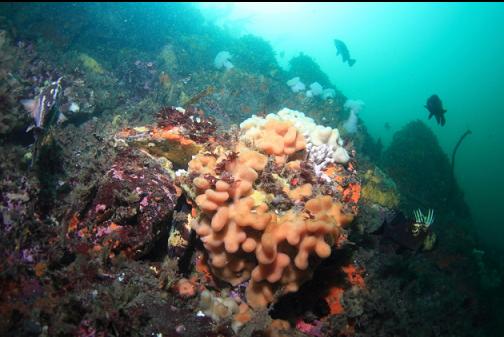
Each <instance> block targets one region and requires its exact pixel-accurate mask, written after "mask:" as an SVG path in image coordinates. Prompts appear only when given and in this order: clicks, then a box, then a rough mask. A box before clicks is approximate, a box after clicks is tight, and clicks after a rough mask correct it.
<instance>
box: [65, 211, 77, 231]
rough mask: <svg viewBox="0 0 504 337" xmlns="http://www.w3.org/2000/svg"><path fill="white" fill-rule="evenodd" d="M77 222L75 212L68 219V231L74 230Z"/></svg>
mask: <svg viewBox="0 0 504 337" xmlns="http://www.w3.org/2000/svg"><path fill="white" fill-rule="evenodd" d="M78 224H79V217H78V216H77V213H75V214H74V215H73V216H72V218H71V219H70V221H69V222H68V229H67V232H68V233H72V232H75V231H76V230H77V225H78Z"/></svg>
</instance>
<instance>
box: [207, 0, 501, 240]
mask: <svg viewBox="0 0 504 337" xmlns="http://www.w3.org/2000/svg"><path fill="white" fill-rule="evenodd" d="M201 7H202V8H203V11H204V13H206V15H207V17H208V18H209V19H210V20H211V21H213V22H217V23H219V24H220V25H222V26H224V27H228V28H229V29H231V30H232V31H234V32H235V33H236V34H242V33H244V32H251V33H253V34H257V35H259V36H262V37H263V38H265V39H266V40H268V41H270V42H271V44H272V45H273V47H274V48H275V49H276V50H277V52H279V54H280V52H284V54H285V55H284V56H283V57H280V56H278V59H279V62H280V64H282V65H284V66H286V65H287V63H288V60H289V59H290V58H291V57H292V56H295V55H297V54H298V53H299V52H304V53H307V54H309V55H310V56H312V57H313V58H314V59H315V60H316V61H317V62H318V63H319V64H320V66H321V68H322V70H324V71H325V72H326V73H327V74H328V76H329V77H330V79H331V81H332V82H333V83H334V84H335V86H336V87H337V88H338V89H340V90H341V91H342V92H343V93H344V94H345V95H346V96H347V97H350V98H354V99H362V100H363V101H364V102H365V103H366V108H365V109H364V110H363V111H362V112H361V115H360V117H361V118H362V119H363V120H364V122H365V124H366V126H367V128H368V129H369V131H370V132H371V134H372V135H373V136H374V137H380V138H381V139H382V140H383V142H384V144H385V145H386V144H388V143H389V142H390V140H391V138H392V135H393V133H394V132H395V131H397V130H399V129H400V128H401V127H402V126H403V125H405V124H406V123H408V122H409V121H411V120H414V119H421V120H423V121H425V122H426V123H427V124H428V125H429V127H431V128H432V130H433V131H434V133H435V134H436V135H437V137H438V138H439V141H440V144H441V146H442V147H443V149H444V151H445V152H446V153H447V154H448V155H449V156H451V152H452V149H453V147H454V146H455V144H456V142H457V140H458V139H459V137H460V136H461V135H462V134H463V133H464V132H465V131H466V130H467V129H470V130H472V132H473V134H472V135H470V136H469V137H468V138H467V139H466V140H465V141H464V143H463V144H462V145H461V147H460V149H459V152H458V154H457V160H456V177H457V179H458V181H459V183H460V185H461V187H462V189H463V190H464V193H465V198H466V201H467V202H468V203H469V206H470V208H471V211H472V214H473V217H474V220H475V223H476V226H477V230H478V232H479V234H480V236H481V238H482V239H483V240H484V241H485V242H487V243H491V244H493V245H499V244H501V243H502V237H503V235H504V226H503V225H502V220H501V214H500V210H501V208H502V206H501V205H502V200H503V199H502V191H503V190H504V179H503V174H502V164H503V162H504V145H503V141H502V136H501V130H502V129H503V127H504V57H503V56H504V39H503V38H502V37H503V36H504V35H503V34H504V4H499V3H481V4H479V3H463V4H455V3H437V4H428V3H426V4H418V3H417V4H411V3H410V4H408V3H404V4H392V3H374V4H348V3H347V4H345V3H341V4H340V3H338V4H326V3H318V4H312V3H292V4H257V3H247V4H202V5H201ZM334 38H338V39H341V40H343V41H345V42H346V44H347V46H348V48H349V50H350V53H351V56H352V57H353V58H356V59H357V62H356V64H355V65H354V66H353V67H351V68H350V67H348V65H347V64H344V63H342V61H341V58H340V57H336V50H335V48H334V46H333V43H332V41H333V39H334ZM434 93H436V94H438V95H439V96H440V97H441V99H442V100H443V103H444V106H445V108H446V109H447V110H448V112H447V114H446V119H447V123H446V125H445V126H444V127H441V126H438V125H437V123H436V122H435V120H434V118H433V119H432V120H427V110H426V109H425V108H424V104H425V101H426V99H427V97H429V96H430V95H431V94H434ZM385 123H389V124H390V126H391V129H390V130H387V129H386V128H385V127H384V125H385ZM425 184H429V182H428V181H426V182H425Z"/></svg>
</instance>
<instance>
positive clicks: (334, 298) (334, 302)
mask: <svg viewBox="0 0 504 337" xmlns="http://www.w3.org/2000/svg"><path fill="white" fill-rule="evenodd" d="M343 292H344V290H343V289H342V288H338V287H332V288H331V289H329V294H328V295H327V296H326V297H325V300H326V302H327V304H328V305H329V308H330V310H331V315H339V314H342V313H343V311H345V310H344V309H343V306H342V305H341V296H343Z"/></svg>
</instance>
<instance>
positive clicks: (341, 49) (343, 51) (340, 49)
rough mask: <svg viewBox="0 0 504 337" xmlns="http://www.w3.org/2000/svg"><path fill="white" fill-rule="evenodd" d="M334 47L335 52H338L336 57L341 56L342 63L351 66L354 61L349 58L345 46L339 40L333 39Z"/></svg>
mask: <svg viewBox="0 0 504 337" xmlns="http://www.w3.org/2000/svg"><path fill="white" fill-rule="evenodd" d="M334 45H335V46H336V50H337V51H338V52H337V53H336V55H340V54H341V58H342V59H343V63H345V62H347V63H348V65H349V66H350V67H351V66H353V65H354V63H355V59H352V58H350V52H349V51H348V48H347V46H346V44H345V43H344V42H343V41H341V40H338V39H335V40H334Z"/></svg>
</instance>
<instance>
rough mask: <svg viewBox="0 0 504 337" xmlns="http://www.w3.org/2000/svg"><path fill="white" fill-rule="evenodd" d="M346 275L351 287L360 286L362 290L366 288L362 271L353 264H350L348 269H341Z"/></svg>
mask: <svg viewBox="0 0 504 337" xmlns="http://www.w3.org/2000/svg"><path fill="white" fill-rule="evenodd" d="M341 269H342V270H343V271H344V272H345V274H346V275H347V279H348V281H349V282H350V284H351V285H355V286H358V287H360V288H365V287H366V283H365V282H364V278H363V277H362V274H361V273H362V272H363V270H362V269H357V268H356V267H355V266H354V265H353V264H349V265H348V266H346V267H342V268H341Z"/></svg>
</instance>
